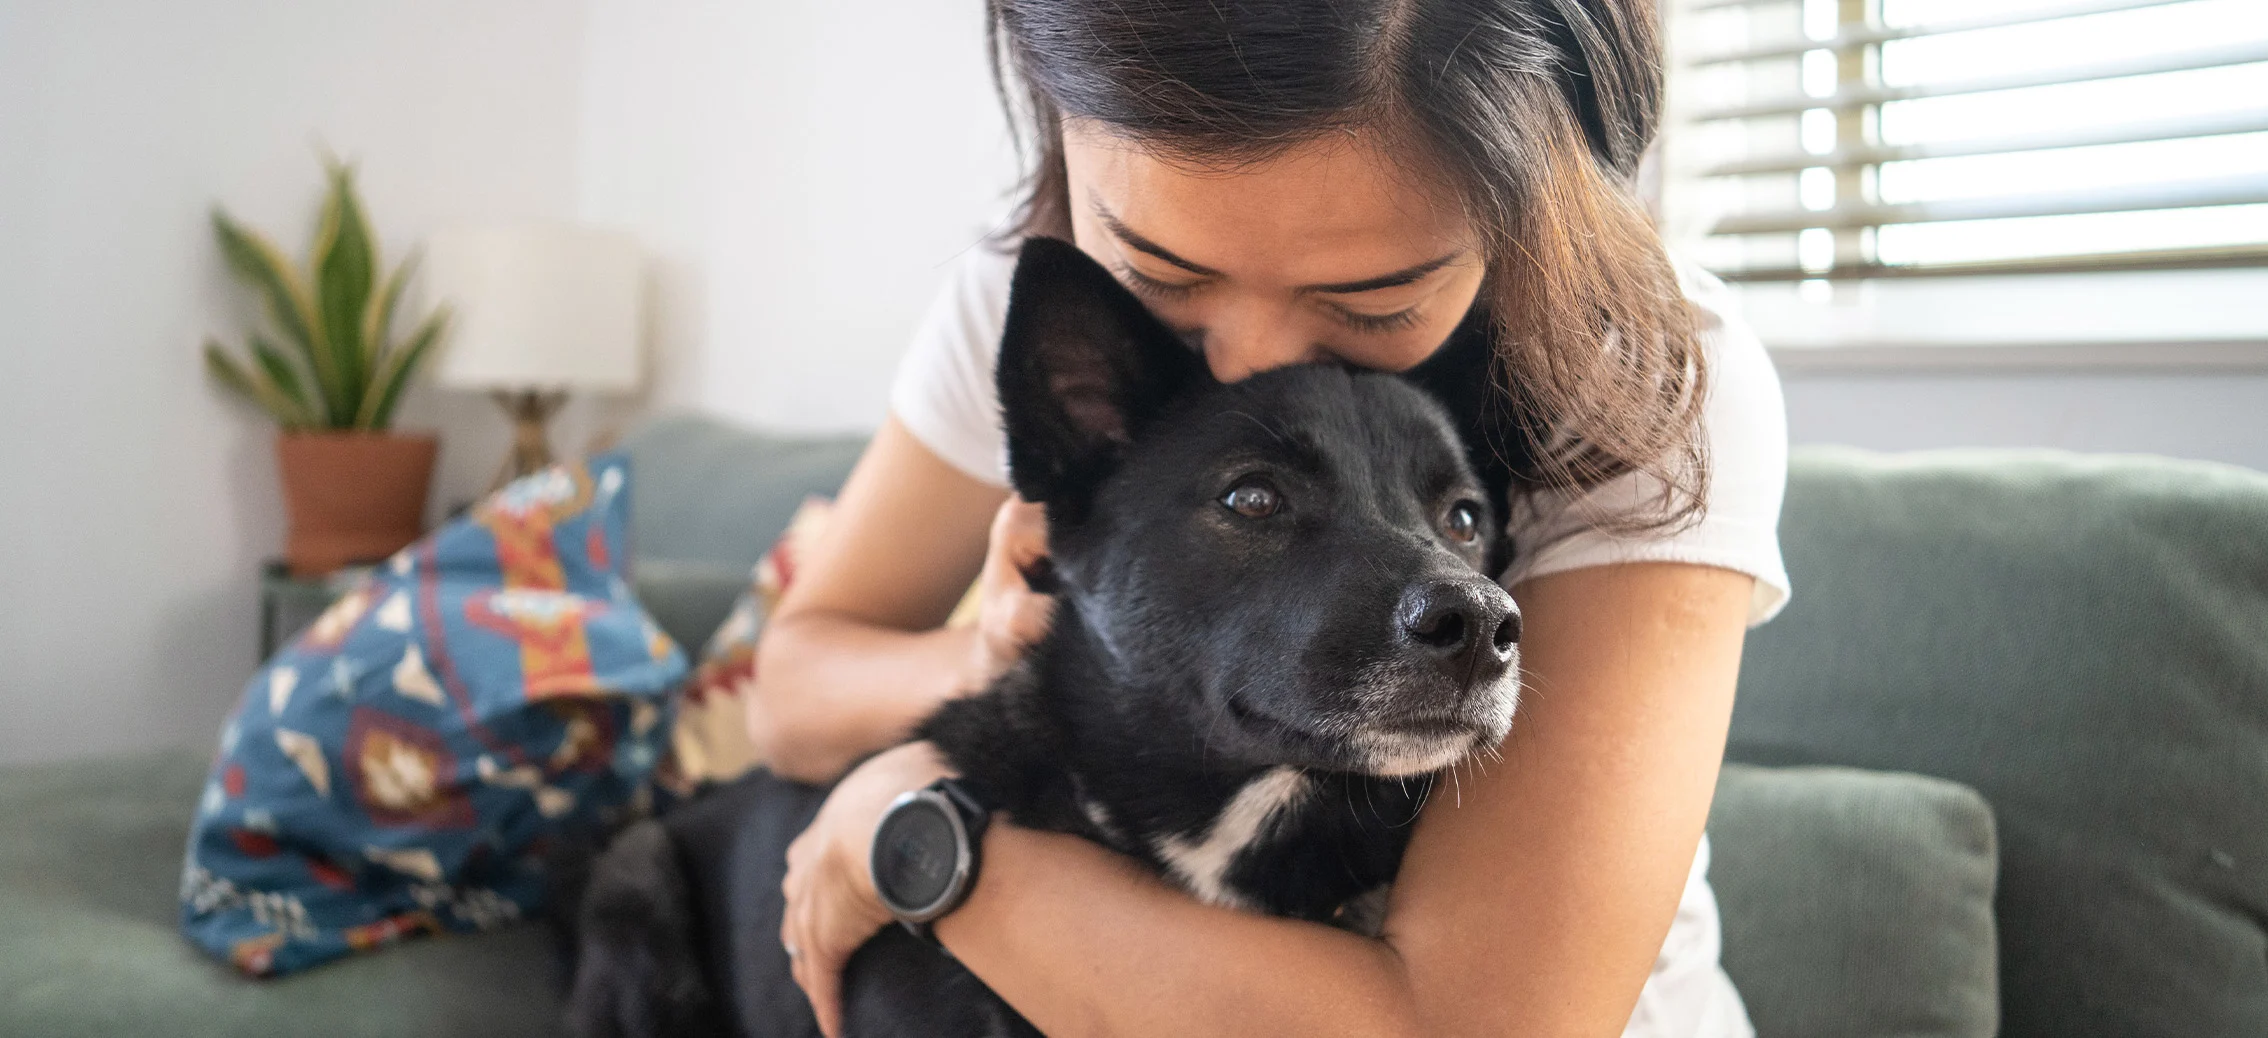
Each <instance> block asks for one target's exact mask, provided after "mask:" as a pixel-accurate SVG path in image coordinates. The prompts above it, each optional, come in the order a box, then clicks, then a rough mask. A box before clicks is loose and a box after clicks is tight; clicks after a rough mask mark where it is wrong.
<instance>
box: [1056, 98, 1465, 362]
mask: <svg viewBox="0 0 2268 1038" xmlns="http://www.w3.org/2000/svg"><path fill="white" fill-rule="evenodd" d="M1063 136H1064V139H1063V154H1064V162H1065V166H1066V167H1067V171H1068V173H1069V174H1070V188H1071V228H1072V236H1073V238H1074V240H1075V241H1076V242H1077V243H1078V246H1079V248H1080V249H1081V250H1082V251H1084V252H1086V253H1087V254H1088V255H1090V256H1093V257H1094V258H1095V259H1096V260H1098V261H1100V262H1101V263H1102V264H1103V265H1104V266H1106V267H1109V268H1110V269H1111V270H1112V271H1113V272H1114V273H1116V274H1117V275H1118V279H1119V280H1120V281H1122V282H1124V283H1125V285H1126V287H1128V288H1129V289H1132V290H1133V291H1134V293H1135V294H1136V295H1138V296H1140V297H1141V298H1142V300H1143V302H1144V303H1146V304H1148V306H1149V308H1150V311H1151V312H1152V313H1155V314H1156V315H1157V316H1158V317H1159V318H1160V319H1161V320H1163V321H1165V323H1167V324H1168V325H1171V326H1172V327H1173V328H1174V329H1175V330H1177V331H1179V332H1181V333H1182V334H1183V335H1185V336H1187V337H1188V338H1189V340H1190V342H1191V343H1192V344H1194V345H1196V346H1197V347H1198V348H1199V349H1200V350H1202V351H1203V352H1204V355H1205V361H1206V363H1207V364H1208V365H1210V366H1211V367H1212V369H1213V375H1214V377H1216V378H1219V379H1220V380H1222V381H1224V382H1233V381H1236V380H1237V379H1241V378H1243V377H1245V376H1246V375H1250V374H1252V373H1254V372H1257V371H1266V370H1268V369H1270V368H1277V367H1282V366H1284V365H1287V364H1299V363H1305V362H1309V361H1337V362H1342V363H1347V364H1353V365H1357V366H1360V367H1364V368H1372V369H1377V370H1382V371H1400V370H1403V369H1405V368H1409V367H1411V366H1413V365H1415V364H1417V363H1418V362H1419V361H1422V360H1424V359H1425V358H1426V357H1427V356H1429V355H1431V354H1432V353H1433V351H1434V350H1435V349H1436V348H1438V347H1439V346H1440V345H1441V344H1442V342H1443V341H1445V340H1447V339H1448V337H1449V333H1450V332H1451V331H1454V330H1455V329H1456V327H1457V324H1458V322H1459V321H1460V320H1462V319H1463V318H1464V316H1465V311H1466V310H1467V309H1469V308H1470V307H1471V306H1472V303H1473V297H1474V296H1475V295H1477V294H1478V293H1479V292H1480V286H1481V278H1482V273H1483V269H1484V264H1483V262H1482V259H1481V254H1480V248H1479V241H1478V236H1477V235H1476V234H1475V233H1474V231H1473V228H1472V225H1471V223H1470V222H1469V221H1467V220H1466V219H1465V218H1464V216H1463V215H1462V214H1461V213H1460V212H1459V211H1458V210H1457V208H1456V207H1454V206H1452V205H1448V204H1445V203H1444V202H1443V201H1442V200H1441V199H1440V197H1439V196H1438V194H1437V193H1436V192H1434V191H1431V190H1428V189H1427V188H1425V187H1424V186H1422V185H1420V184H1419V183H1418V182H1416V181H1415V180H1413V179H1411V178H1410V177H1409V176H1407V175H1406V174H1404V173H1403V172H1402V171H1401V170H1400V169H1399V168H1397V166H1396V165H1395V164H1394V163H1393V162H1391V161H1389V160H1388V159H1387V158H1386V157H1385V156H1384V155H1382V154H1380V153H1379V152H1378V151H1377V150H1375V149H1374V148H1372V147H1371V146H1369V145H1368V144H1367V143H1365V142H1364V141H1363V140H1362V139H1360V138H1356V137H1341V138H1332V139H1330V140H1327V141H1319V142H1316V143H1311V144H1304V145H1300V146H1298V147H1295V148H1292V149H1290V150H1288V151H1286V152H1284V153H1282V154H1280V155H1277V156H1274V157H1272V158H1270V159H1268V160H1267V161H1264V162H1259V163H1255V164H1250V165H1240V166H1236V167H1233V168H1230V169H1226V170H1208V169H1200V168H1197V167H1194V166H1192V165H1190V164H1188V163H1185V162H1177V161H1174V160H1172V159H1169V158H1166V157H1163V156H1160V155H1158V154H1156V153H1153V152H1150V151H1146V150H1144V149H1143V148H1142V147H1141V146H1140V145H1138V144H1135V143H1132V142H1129V141H1127V140H1125V139H1124V138H1122V137H1118V136H1114V135H1112V134H1111V133H1110V132H1109V131H1108V130H1107V129H1105V128H1101V127H1098V126H1096V125H1095V124H1092V123H1084V122H1079V121H1075V120H1074V121H1070V122H1067V123H1066V125H1065V128H1064V135H1063Z"/></svg>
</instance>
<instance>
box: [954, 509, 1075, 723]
mask: <svg viewBox="0 0 2268 1038" xmlns="http://www.w3.org/2000/svg"><path fill="white" fill-rule="evenodd" d="M1046 566H1047V509H1046V508H1044V507H1043V506H1040V505H1037V504H1033V503H1032V502H1030V501H1026V500H1024V499H1023V498H1020V497H1013V496H1012V497H1010V498H1009V499H1008V500H1007V501H1004V502H1002V503H1001V505H1000V510H999V511H998V512H995V513H993V516H992V536H991V542H990V545H989V547H987V549H986V551H985V555H984V570H983V571H982V572H981V573H979V574H978V575H977V593H978V596H979V599H980V601H982V602H983V603H984V605H983V610H982V612H980V613H979V614H978V616H977V631H976V638H975V639H974V641H973V642H972V644H971V645H970V656H969V663H968V671H967V681H966V689H967V691H970V692H975V691H979V690H981V689H983V688H984V687H985V686H987V685H990V684H992V683H993V682H994V681H995V680H998V679H999V677H1000V675H1002V674H1005V673H1007V672H1008V668H1010V667H1012V666H1015V665H1016V661H1017V660H1020V659H1022V658H1023V657H1024V652H1025V650H1027V649H1029V648H1031V646H1032V644H1033V643H1035V642H1037V641H1039V640H1040V638H1041V636H1043V635H1045V634H1046V633H1047V625H1048V621H1049V620H1051V619H1052V618H1053V617H1054V615H1055V596H1054V595H1052V594H1042V593H1040V592H1038V591H1034V590H1032V588H1031V585H1030V584H1029V583H1028V582H1027V581H1026V580H1025V576H1024V575H1025V574H1027V573H1037V572H1045V571H1046Z"/></svg>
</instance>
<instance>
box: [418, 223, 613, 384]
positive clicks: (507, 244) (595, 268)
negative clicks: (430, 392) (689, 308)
mask: <svg viewBox="0 0 2268 1038" xmlns="http://www.w3.org/2000/svg"><path fill="white" fill-rule="evenodd" d="M424 265H425V271H424V281H425V294H426V295H427V297H428V298H429V299H431V300H432V301H433V302H435V303H440V304H445V305H447V306H449V307H450V308H451V309H452V311H453V312H454V317H453V318H452V319H451V322H450V330H449V336H448V343H447V345H446V346H445V347H444V348H443V350H442V353H441V357H440V359H439V367H438V369H437V370H436V371H435V376H434V377H435V378H436V379H437V380H438V381H439V382H440V384H441V385H443V386H448V387H451V388H456V389H513V390H518V389H582V390H592V391H598V392H627V391H630V390H633V389H636V388H637V386H638V381H639V378H640V376H641V371H640V368H641V364H640V361H641V360H642V359H643V352H644V351H643V348H642V347H643V341H642V340H643V331H644V320H643V312H642V311H643V297H644V294H645V292H644V289H645V270H644V266H645V259H644V256H643V255H642V254H641V253H640V251H639V248H638V243H637V241H636V239H634V238H632V237H631V236H629V235H627V234H622V233H618V232H614V231H602V230H596V229H591V228H584V227H568V226H531V227H498V228H481V229H468V230H456V231H446V232H443V233H440V234H436V235H434V236H433V237H432V238H431V239H429V240H428V241H427V242H426V248H425V264H424Z"/></svg>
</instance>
